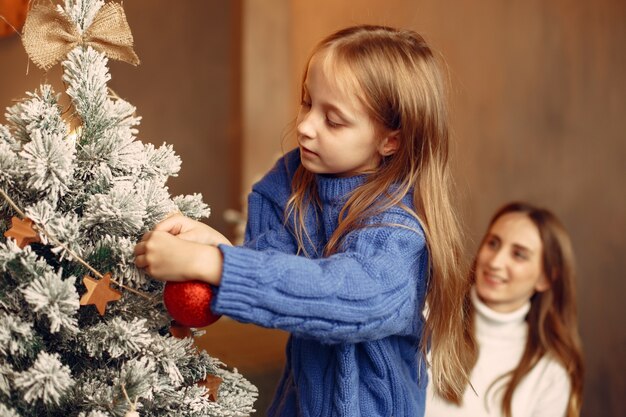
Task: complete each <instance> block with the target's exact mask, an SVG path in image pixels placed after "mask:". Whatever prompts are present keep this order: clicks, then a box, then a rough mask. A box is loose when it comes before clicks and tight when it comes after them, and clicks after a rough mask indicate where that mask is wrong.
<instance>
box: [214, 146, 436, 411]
mask: <svg viewBox="0 0 626 417" xmlns="http://www.w3.org/2000/svg"><path fill="white" fill-rule="evenodd" d="M299 164H300V156H299V152H298V150H295V151H292V152H290V153H289V154H287V155H286V156H285V157H284V158H283V159H281V160H279V162H278V163H277V164H276V166H275V167H274V168H273V169H272V170H271V171H270V172H269V173H268V174H267V175H266V176H265V177H264V178H263V179H262V180H261V181H260V182H258V183H257V184H255V186H254V187H253V191H252V193H251V194H250V196H249V201H248V204H249V205H248V212H249V213H248V215H249V218H248V225H247V229H246V242H245V244H244V246H239V247H230V246H224V245H222V246H220V249H221V251H222V253H223V256H224V265H223V273H222V281H221V284H220V287H219V289H218V290H217V292H216V296H215V300H214V303H213V306H212V307H213V310H214V311H215V312H216V313H219V314H225V315H228V316H230V317H232V318H234V319H236V320H238V321H241V322H250V323H255V324H257V325H260V326H264V327H270V328H279V329H283V330H286V331H288V332H290V333H291V336H290V338H289V341H288V343H287V358H286V366H285V370H284V373H283V377H282V379H281V381H280V383H279V386H278V388H277V391H276V396H275V398H274V401H273V404H272V405H271V407H270V409H269V410H268V415H270V416H288V417H294V416H307V417H308V416H316V417H317V416H320V417H322V416H363V417H377V416H381V417H391V416H393V417H421V416H423V413H424V398H425V388H426V383H427V376H426V372H425V363H424V361H423V358H422V355H421V354H420V353H419V351H418V346H419V342H420V335H421V331H422V326H423V317H422V314H421V309H422V306H423V302H424V296H425V289H426V279H427V271H428V269H427V268H428V254H427V249H426V242H425V240H424V234H423V230H422V228H421V226H420V224H419V222H417V221H416V220H415V219H414V218H413V217H411V216H410V215H409V214H407V213H406V211H404V210H402V209H401V208H399V207H392V208H391V209H389V210H387V211H386V212H384V213H382V214H381V215H378V216H376V217H375V218H372V219H371V221H370V224H369V226H368V227H365V228H362V229H359V230H356V231H353V232H351V233H350V234H349V235H348V236H347V238H346V239H345V240H344V241H343V246H342V249H341V251H339V252H338V253H335V254H333V255H331V256H329V257H322V256H321V255H315V253H316V252H315V251H314V250H317V253H318V254H319V253H322V251H323V247H324V245H325V244H326V242H327V241H328V239H329V237H330V236H331V234H332V232H333V231H334V230H335V228H336V227H337V220H338V216H339V211H340V210H341V207H342V205H343V204H344V203H345V201H346V197H347V196H348V194H349V193H350V192H351V191H352V190H354V188H355V187H357V186H358V185H360V184H362V183H363V181H364V180H365V177H364V176H356V177H349V178H333V177H328V176H323V175H318V176H317V178H316V181H317V187H318V192H319V196H320V198H321V202H322V208H321V210H319V211H315V210H313V209H312V210H310V212H309V213H308V215H307V217H306V224H307V230H308V231H309V233H310V235H311V241H312V244H310V245H309V247H308V248H307V252H308V253H309V257H305V256H298V255H296V249H297V244H296V241H295V239H294V236H293V234H292V233H291V232H290V229H291V228H287V227H285V226H284V224H285V223H284V208H285V205H286V202H287V200H288V198H289V195H290V183H291V177H292V174H293V172H294V171H295V169H296V168H297V166H298V165H299ZM403 203H404V204H406V205H407V206H412V203H411V196H407V197H406V198H405V200H404V201H403Z"/></svg>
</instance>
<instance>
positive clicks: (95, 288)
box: [80, 273, 122, 316]
mask: <svg viewBox="0 0 626 417" xmlns="http://www.w3.org/2000/svg"><path fill="white" fill-rule="evenodd" d="M83 284H85V287H87V292H86V293H85V294H83V296H82V297H81V298H80V305H81V306H86V305H88V304H93V305H95V306H96V309H97V310H98V313H100V315H101V316H104V312H105V310H106V308H107V304H108V303H110V302H111V301H117V300H119V299H120V298H122V293H121V292H119V291H117V290H114V289H113V288H111V274H110V273H107V274H104V276H103V277H102V279H101V280H97V279H95V278H92V277H90V276H89V275H85V276H84V277H83Z"/></svg>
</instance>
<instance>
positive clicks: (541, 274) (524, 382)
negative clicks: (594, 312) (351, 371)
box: [426, 203, 583, 417]
mask: <svg viewBox="0 0 626 417" xmlns="http://www.w3.org/2000/svg"><path fill="white" fill-rule="evenodd" d="M471 275H472V276H471V278H472V281H473V282H474V285H473V287H472V288H471V290H470V294H469V295H468V300H467V303H468V306H469V310H470V313H471V314H473V315H474V320H473V322H471V323H472V326H473V327H472V329H471V331H472V332H473V333H474V335H475V337H476V342H477V343H478V351H477V355H476V357H475V359H474V361H475V365H474V367H473V370H472V374H471V384H472V387H473V390H472V389H471V388H468V389H467V390H466V391H465V395H464V398H463V404H462V405H460V406H458V405H455V404H451V403H449V402H446V401H444V400H442V399H440V398H438V397H435V396H434V395H433V392H432V390H429V391H430V392H429V394H428V397H427V402H426V416H427V417H439V416H441V417H454V416H472V417H480V416H506V417H539V416H544V417H561V416H566V417H575V416H579V415H580V409H581V399H582V387H583V360H582V352H581V343H580V337H579V334H578V330H577V320H576V300H575V273H574V254H573V252H572V245H571V242H570V238H569V236H568V234H567V232H566V230H565V229H564V227H563V226H562V224H561V223H560V222H559V220H558V219H557V218H556V216H555V215H554V214H552V213H551V212H550V211H548V210H546V209H542V208H538V207H534V206H532V205H530V204H526V203H510V204H507V205H505V206H504V207H502V208H501V209H500V210H498V211H497V212H496V214H495V215H494V217H493V219H492V220H491V223H490V225H489V229H488V231H487V234H486V235H485V237H484V238H483V240H482V244H481V246H480V249H479V251H478V255H477V256H476V259H475V261H474V265H473V268H472V272H471Z"/></svg>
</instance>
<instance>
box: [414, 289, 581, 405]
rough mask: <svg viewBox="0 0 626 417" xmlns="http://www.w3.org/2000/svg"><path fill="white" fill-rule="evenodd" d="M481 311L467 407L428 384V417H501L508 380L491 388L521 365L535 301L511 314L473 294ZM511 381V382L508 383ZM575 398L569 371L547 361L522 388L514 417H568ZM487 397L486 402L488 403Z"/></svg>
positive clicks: (515, 396)
mask: <svg viewBox="0 0 626 417" xmlns="http://www.w3.org/2000/svg"><path fill="white" fill-rule="evenodd" d="M472 302H473V304H474V307H475V311H476V314H475V331H476V339H477V341H478V345H479V355H478V361H477V362H476V366H475V367H474V369H473V370H472V376H471V381H472V386H473V387H474V389H475V390H476V393H474V391H472V389H471V388H468V389H467V390H466V391H465V395H464V397H463V404H462V406H461V407H458V406H456V405H454V404H450V403H447V402H445V401H443V400H441V399H440V398H438V397H436V396H435V395H434V390H433V387H432V386H431V384H428V391H427V398H426V417H501V416H503V413H502V408H501V405H502V394H503V392H504V391H503V390H499V389H498V387H502V386H503V384H502V381H499V382H498V383H497V385H496V386H494V387H492V388H491V389H490V390H489V392H487V389H488V388H489V386H490V385H491V384H492V382H493V381H494V380H496V379H497V378H498V377H499V376H500V375H503V374H505V373H507V372H509V371H510V370H512V369H513V368H515V367H516V366H517V364H518V363H519V361H520V359H521V357H522V353H523V352H524V346H525V343H526V336H527V334H528V324H527V323H526V321H525V320H524V319H525V317H526V314H527V313H528V310H529V309H530V302H528V303H527V304H526V305H524V306H523V307H521V308H520V309H519V310H516V311H513V312H511V313H498V312H496V311H493V310H491V309H490V308H489V307H487V306H486V305H485V304H484V303H483V302H481V301H480V299H479V298H478V296H477V294H476V291H475V289H472ZM504 382H505V383H506V382H508V380H504ZM569 394H570V382H569V376H568V375H567V372H566V371H565V369H564V368H563V366H561V365H560V364H559V363H558V362H556V361H554V360H553V359H551V358H548V357H546V356H544V357H543V358H542V359H541V360H540V361H539V363H537V365H535V367H534V368H533V369H532V370H531V371H530V372H529V373H528V374H527V375H526V377H525V378H524V379H523V380H522V382H521V383H520V384H518V386H517V389H516V390H515V393H514V394H513V401H512V403H511V411H512V416H513V417H563V416H565V410H566V406H567V401H568V399H569ZM485 396H486V398H485Z"/></svg>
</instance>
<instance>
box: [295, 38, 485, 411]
mask: <svg viewBox="0 0 626 417" xmlns="http://www.w3.org/2000/svg"><path fill="white" fill-rule="evenodd" d="M311 56H312V57H313V56H316V57H319V58H321V59H322V61H321V62H322V65H323V70H324V71H325V72H326V74H328V75H329V77H328V78H329V79H331V80H332V79H334V80H336V82H335V84H336V85H335V87H336V88H338V89H339V90H340V91H342V92H343V93H345V94H351V96H352V97H357V98H358V99H359V100H360V101H361V102H362V103H363V105H364V106H365V108H366V109H367V111H368V112H369V114H370V116H371V117H372V119H373V121H374V122H375V125H377V126H378V128H379V129H381V131H388V132H393V131H397V132H398V135H399V143H400V144H399V148H398V150H397V151H396V152H395V153H394V154H393V155H391V156H387V157H385V159H384V160H383V162H382V163H381V165H380V166H379V167H378V169H377V170H376V171H375V172H374V173H372V174H370V175H368V177H367V180H366V182H365V183H364V184H363V185H362V186H360V187H359V188H357V189H356V190H354V192H353V193H352V194H351V195H350V197H349V199H348V200H347V202H346V204H345V206H344V207H343V209H342V211H341V213H340V215H339V225H338V227H337V229H336V230H335V232H334V233H333V235H332V236H331V238H330V239H329V241H328V244H327V245H326V247H325V253H324V255H331V254H333V253H335V252H337V251H338V250H339V248H340V246H341V242H342V239H343V238H344V237H345V236H346V235H347V234H348V233H350V232H351V231H353V230H355V229H358V228H360V227H363V226H364V225H365V223H366V220H367V219H368V218H370V217H371V216H373V215H375V214H377V213H380V212H382V211H384V210H386V209H388V208H389V207H391V206H393V205H401V200H402V198H403V197H404V196H405V195H407V194H409V193H410V192H413V206H414V207H413V208H414V209H412V208H410V207H405V206H403V207H404V209H406V210H407V211H408V212H409V213H411V214H412V215H413V216H415V217H416V218H417V219H418V220H419V221H420V223H421V225H422V227H423V229H424V231H425V234H426V241H427V244H428V251H429V267H430V271H429V272H430V273H429V281H428V293H427V297H426V303H427V304H428V306H429V314H428V317H427V318H426V323H425V326H424V334H423V335H422V338H421V343H422V346H421V348H422V352H424V353H426V351H427V349H428V348H430V349H431V364H432V381H431V383H433V384H434V386H435V389H436V391H437V393H438V394H439V395H441V396H442V397H443V398H445V399H447V400H449V401H452V402H455V403H460V401H461V398H462V396H463V392H464V391H465V388H466V386H467V384H468V382H469V370H470V369H471V363H470V358H472V357H473V352H474V351H475V343H474V340H473V336H472V334H471V332H469V331H468V330H467V329H468V327H467V326H466V323H467V321H468V320H469V318H468V317H469V316H468V309H467V305H466V303H465V300H464V295H465V293H466V292H467V291H468V287H469V282H468V280H467V276H466V274H465V273H464V271H465V270H466V269H465V265H464V264H463V259H464V256H463V239H462V233H461V228H460V225H459V221H458V218H457V215H456V210H455V208H454V205H453V203H452V200H451V193H452V189H451V188H452V179H451V174H450V171H449V167H448V147H449V143H448V142H449V132H448V116H447V106H446V97H445V92H444V84H443V80H442V77H441V73H440V71H439V68H438V65H437V62H436V59H435V56H434V54H433V52H432V51H431V49H430V48H429V47H428V45H427V44H426V42H425V41H424V39H423V38H422V37H421V36H420V35H418V34H417V33H415V32H412V31H405V30H397V29H392V28H388V27H382V26H356V27H351V28H347V29H344V30H341V31H339V32H336V33H334V34H332V35H330V36H329V37H328V38H326V39H324V40H323V41H322V42H321V43H320V44H319V45H318V46H317V48H316V49H315V50H314V51H313V54H312V55H311ZM306 76H307V74H306V72H305V74H304V78H303V79H304V80H306ZM314 178H315V177H314V175H313V174H312V173H310V172H308V171H307V170H306V169H304V168H303V167H302V166H300V167H299V168H298V170H297V171H296V172H295V174H294V177H293V181H292V191H293V194H292V198H291V200H290V201H289V204H288V206H287V210H286V214H287V216H286V217H287V218H295V220H296V228H295V235H296V238H297V239H298V241H299V246H300V248H301V249H302V250H304V247H305V245H304V243H305V241H306V240H307V239H308V233H307V230H306V229H305V226H304V222H303V219H304V216H305V213H306V211H307V207H309V206H310V205H311V204H316V203H319V200H318V197H317V190H316V188H315V180H314ZM419 307H420V308H422V307H423V306H419Z"/></svg>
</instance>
